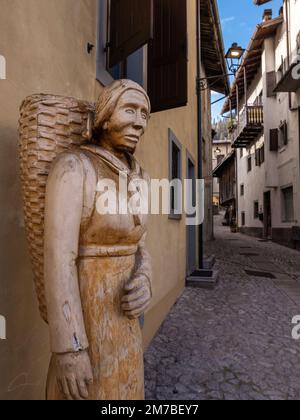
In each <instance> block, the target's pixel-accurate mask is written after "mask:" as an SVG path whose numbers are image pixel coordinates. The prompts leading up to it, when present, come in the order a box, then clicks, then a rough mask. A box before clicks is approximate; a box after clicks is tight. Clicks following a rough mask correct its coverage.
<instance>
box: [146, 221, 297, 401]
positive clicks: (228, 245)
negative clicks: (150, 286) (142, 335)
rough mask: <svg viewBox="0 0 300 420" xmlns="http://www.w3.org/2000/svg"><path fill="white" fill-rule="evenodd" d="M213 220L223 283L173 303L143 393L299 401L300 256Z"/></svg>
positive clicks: (151, 351) (161, 396) (181, 397)
mask: <svg viewBox="0 0 300 420" xmlns="http://www.w3.org/2000/svg"><path fill="white" fill-rule="evenodd" d="M216 225H217V227H216V229H215V236H216V240H215V241H214V242H213V243H211V245H210V246H209V247H210V249H209V250H208V251H209V253H212V254H214V255H216V257H217V269H218V270H219V273H220V278H219V284H218V286H217V287H216V289H215V290H213V291H206V290H198V289H186V290H185V292H184V293H183V295H182V297H181V299H180V300H179V301H178V302H177V304H176V305H175V306H174V308H173V310H172V312H171V313H170V315H169V317H168V318H167V320H166V321H165V322H164V324H163V326H162V328H161V329H160V331H159V332H158V334H157V336H156V338H155V340H154V341H153V343H152V345H151V347H150V349H149V350H148V351H147V353H146V356H145V370H146V397H147V399H151V400H152V399H153V400H155V399H158V400H164V399H172V400H199V399H200V400H207V399H209V400H224V399H225V400H249V399H252V400H259V399H262V400H265V399H267V400H278V399H279V400H286V399H290V400H295V399H299V398H300V386H299V377H300V363H299V360H300V357H299V355H300V341H296V340H294V339H293V338H292V329H293V327H294V326H293V325H292V319H293V317H294V316H296V315H300V254H299V253H298V252H296V251H293V250H291V249H288V248H284V247H281V246H279V245H277V244H273V243H271V242H262V241H259V240H258V239H256V238H250V237H247V236H244V235H241V234H233V233H231V232H230V230H229V229H228V228H227V227H223V226H221V217H220V216H219V217H217V218H216ZM262 273H263V274H262Z"/></svg>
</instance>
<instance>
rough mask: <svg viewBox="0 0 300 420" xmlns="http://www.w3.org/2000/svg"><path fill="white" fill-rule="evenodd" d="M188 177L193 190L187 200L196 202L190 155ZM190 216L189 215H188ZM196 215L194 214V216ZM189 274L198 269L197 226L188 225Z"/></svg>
mask: <svg viewBox="0 0 300 420" xmlns="http://www.w3.org/2000/svg"><path fill="white" fill-rule="evenodd" d="M187 179H190V180H192V181H193V188H192V191H187V200H188V202H190V203H192V204H193V206H195V204H196V167H195V164H194V162H193V160H192V158H191V157H190V156H188V158H187ZM187 217H188V216H187ZM193 217H194V216H193ZM186 229H187V275H188V276H189V275H190V274H191V273H192V272H193V271H195V269H196V234H197V231H196V226H194V225H192V226H187V228H186Z"/></svg>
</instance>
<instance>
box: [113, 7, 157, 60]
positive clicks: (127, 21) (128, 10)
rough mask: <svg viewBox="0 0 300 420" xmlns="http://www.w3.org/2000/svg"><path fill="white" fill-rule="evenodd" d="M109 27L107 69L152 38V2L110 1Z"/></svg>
mask: <svg viewBox="0 0 300 420" xmlns="http://www.w3.org/2000/svg"><path fill="white" fill-rule="evenodd" d="M109 27H110V30H109V32H110V38H109V67H113V66H115V65H116V64H118V63H120V62H122V61H124V60H125V59H126V58H127V57H128V56H129V55H130V54H132V53H134V52H135V51H137V50H138V49H139V48H141V47H142V46H143V45H145V44H147V42H149V40H150V39H151V38H152V36H153V0H142V1H141V0H111V1H110V17H109Z"/></svg>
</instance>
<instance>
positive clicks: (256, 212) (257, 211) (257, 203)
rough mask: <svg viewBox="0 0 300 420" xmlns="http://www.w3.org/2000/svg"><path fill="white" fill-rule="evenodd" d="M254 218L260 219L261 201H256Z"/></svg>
mask: <svg viewBox="0 0 300 420" xmlns="http://www.w3.org/2000/svg"><path fill="white" fill-rule="evenodd" d="M256 206H257V207H256ZM253 217H254V220H257V219H259V201H258V200H255V201H254V203H253Z"/></svg>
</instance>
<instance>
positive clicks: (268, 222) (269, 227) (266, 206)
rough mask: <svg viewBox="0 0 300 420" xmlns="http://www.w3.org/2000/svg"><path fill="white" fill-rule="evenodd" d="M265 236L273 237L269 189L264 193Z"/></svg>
mask: <svg viewBox="0 0 300 420" xmlns="http://www.w3.org/2000/svg"><path fill="white" fill-rule="evenodd" d="M264 238H265V239H272V204H271V191H267V192H265V194H264Z"/></svg>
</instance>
